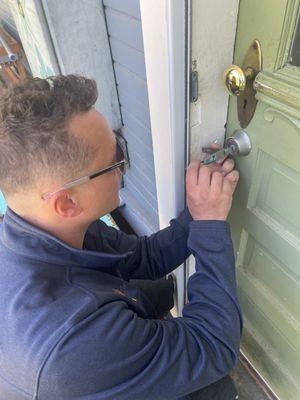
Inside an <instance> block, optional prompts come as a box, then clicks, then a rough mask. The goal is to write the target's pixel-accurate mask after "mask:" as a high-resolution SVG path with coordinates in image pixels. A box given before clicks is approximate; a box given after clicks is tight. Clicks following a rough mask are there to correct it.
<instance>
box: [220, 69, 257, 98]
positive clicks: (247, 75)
mask: <svg viewBox="0 0 300 400" xmlns="http://www.w3.org/2000/svg"><path fill="white" fill-rule="evenodd" d="M253 78H254V71H253V69H252V68H247V69H246V70H245V71H243V70H242V68H240V67H238V66H237V65H234V64H232V65H230V67H228V68H227V69H226V70H225V72H224V83H225V89H226V91H227V92H228V93H229V94H230V95H232V96H239V95H240V94H242V93H244V92H245V89H246V84H247V80H251V79H253Z"/></svg>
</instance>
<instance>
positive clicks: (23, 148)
mask: <svg viewBox="0 0 300 400" xmlns="http://www.w3.org/2000/svg"><path fill="white" fill-rule="evenodd" d="M97 97H98V91H97V85H96V82H95V81H94V80H93V79H88V78H86V77H83V76H80V75H75V74H70V75H58V76H51V77H48V78H46V79H40V78H28V79H26V80H25V81H22V82H20V83H18V84H15V85H10V86H7V87H2V88H1V91H0V190H2V192H3V194H4V196H5V197H7V196H10V195H14V194H16V193H18V192H21V191H24V190H25V191H26V190H28V189H32V188H35V187H36V184H37V182H38V181H39V179H41V177H43V176H46V177H48V178H50V179H53V180H56V179H62V178H64V179H74V178H75V177H77V176H78V173H79V172H80V170H82V169H84V168H86V167H88V165H90V163H91V161H92V160H93V157H94V152H93V149H92V148H91V147H90V146H89V144H88V143H87V142H86V141H85V140H83V139H81V138H80V137H78V136H76V135H73V134H72V133H71V132H70V130H69V128H68V125H69V122H70V119H71V117H72V116H74V115H76V114H79V113H84V112H87V111H88V110H90V109H91V108H92V106H93V105H94V104H95V102H96V100H97Z"/></svg>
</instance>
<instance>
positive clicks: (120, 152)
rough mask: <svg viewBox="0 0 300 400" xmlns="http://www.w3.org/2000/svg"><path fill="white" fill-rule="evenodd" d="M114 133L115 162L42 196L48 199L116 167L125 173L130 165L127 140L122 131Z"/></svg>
mask: <svg viewBox="0 0 300 400" xmlns="http://www.w3.org/2000/svg"><path fill="white" fill-rule="evenodd" d="M114 134H115V136H116V142H117V146H116V162H115V163H114V164H112V165H109V166H108V167H106V168H102V169H98V170H97V171H94V172H93V173H91V174H90V175H86V176H83V177H81V178H78V179H75V180H74V181H71V182H68V183H66V184H64V185H63V186H61V187H60V188H58V189H56V190H53V191H51V192H47V193H44V194H43V195H42V196H41V198H42V199H43V200H48V199H49V198H50V197H51V196H52V195H53V194H55V193H57V192H59V191H60V190H63V189H69V188H71V187H73V186H77V185H81V184H82V183H85V182H88V181H90V180H91V179H94V178H97V176H100V175H103V174H106V173H107V172H110V171H112V170H114V169H116V168H119V170H120V171H121V174H122V175H124V174H125V173H126V171H127V168H128V167H129V166H130V160H129V154H128V148H127V141H126V139H125V138H124V136H122V135H121V134H120V132H114Z"/></svg>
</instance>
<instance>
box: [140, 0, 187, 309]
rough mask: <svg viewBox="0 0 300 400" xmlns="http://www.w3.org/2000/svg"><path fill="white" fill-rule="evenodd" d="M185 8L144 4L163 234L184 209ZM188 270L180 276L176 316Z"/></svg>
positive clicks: (174, 1)
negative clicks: (170, 222) (164, 229)
mask: <svg viewBox="0 0 300 400" xmlns="http://www.w3.org/2000/svg"><path fill="white" fill-rule="evenodd" d="M185 6H186V2H185V1H184V0H156V1H155V4H154V3H153V2H151V1H149V0H140V9H141V20H142V30H143V40H144V52H145V64H146V74H147V86H148V96H149V109H150V120H151V131H152V141H153V155H154V163H155V175H156V188H157V202H158V215H159V225H160V229H162V228H164V227H166V226H168V225H169V221H170V219H172V218H174V217H177V216H178V214H179V213H180V211H181V210H182V209H183V208H184V206H185V166H186V138H187V134H186V52H185V51H186V37H185V36H186V34H185V32H186V10H185ZM184 271H185V269H184V265H181V266H180V267H179V268H178V269H177V270H176V271H175V273H176V276H177V285H178V293H177V294H178V298H177V311H178V313H181V309H182V307H183V303H184V293H185V272H184Z"/></svg>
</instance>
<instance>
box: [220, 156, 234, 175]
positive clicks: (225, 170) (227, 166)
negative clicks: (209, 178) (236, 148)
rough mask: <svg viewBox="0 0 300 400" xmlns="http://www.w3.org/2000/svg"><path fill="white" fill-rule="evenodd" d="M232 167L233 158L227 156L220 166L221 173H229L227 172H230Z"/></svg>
mask: <svg viewBox="0 0 300 400" xmlns="http://www.w3.org/2000/svg"><path fill="white" fill-rule="evenodd" d="M233 168H234V160H233V159H232V158H227V159H226V160H225V161H224V162H223V164H222V166H221V170H222V173H223V175H227V174H229V172H231V171H232V170H233Z"/></svg>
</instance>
